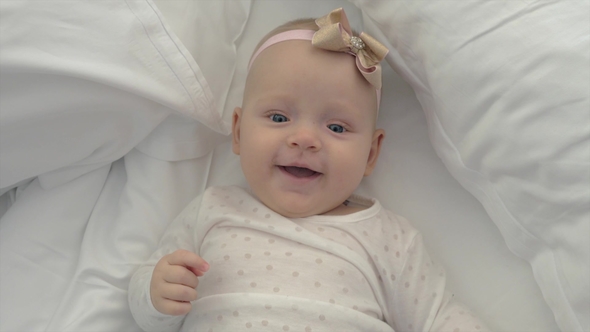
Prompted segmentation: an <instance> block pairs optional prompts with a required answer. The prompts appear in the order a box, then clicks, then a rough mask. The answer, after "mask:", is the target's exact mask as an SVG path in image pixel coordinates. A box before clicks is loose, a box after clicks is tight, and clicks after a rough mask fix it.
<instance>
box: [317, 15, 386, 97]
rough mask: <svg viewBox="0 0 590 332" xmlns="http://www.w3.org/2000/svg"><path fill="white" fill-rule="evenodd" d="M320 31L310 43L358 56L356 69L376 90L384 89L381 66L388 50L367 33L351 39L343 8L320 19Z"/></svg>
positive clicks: (318, 20) (318, 23)
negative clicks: (382, 86) (382, 87)
mask: <svg viewBox="0 0 590 332" xmlns="http://www.w3.org/2000/svg"><path fill="white" fill-rule="evenodd" d="M315 22H316V24H317V25H318V26H319V28H320V29H319V30H318V31H317V32H316V33H315V34H314V35H313V39H312V40H311V43H312V44H313V45H314V46H316V47H319V48H322V49H325V50H329V51H335V52H346V53H350V54H352V55H354V56H356V66H357V68H358V69H359V71H360V72H361V74H362V75H363V76H364V77H365V79H366V80H367V81H368V82H369V83H371V84H372V85H373V86H374V87H375V88H376V89H377V90H379V89H381V65H380V64H379V63H380V62H381V60H383V58H385V56H386V55H387V53H388V52H389V50H388V49H387V48H386V47H385V46H383V44H381V43H380V42H378V41H377V40H375V39H374V38H373V37H371V36H369V35H367V34H366V33H364V32H361V34H360V35H359V36H358V37H356V36H353V35H352V30H351V28H350V24H349V23H348V18H346V14H345V13H344V10H343V9H342V8H338V9H335V10H333V11H332V12H331V13H330V14H328V15H326V16H324V17H320V18H318V19H317V20H316V21H315Z"/></svg>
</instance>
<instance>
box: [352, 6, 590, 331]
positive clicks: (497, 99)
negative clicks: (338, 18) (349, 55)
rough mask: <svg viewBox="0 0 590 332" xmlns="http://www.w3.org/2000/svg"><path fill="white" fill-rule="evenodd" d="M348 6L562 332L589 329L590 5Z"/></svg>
mask: <svg viewBox="0 0 590 332" xmlns="http://www.w3.org/2000/svg"><path fill="white" fill-rule="evenodd" d="M351 1H352V2H353V3H355V4H356V5H357V6H358V7H359V8H361V9H362V10H363V11H364V13H365V14H366V15H367V16H368V18H367V19H368V20H373V22H374V23H375V24H376V26H377V27H378V29H379V30H380V31H381V32H382V33H383V34H384V35H385V36H386V37H387V39H388V41H389V44H390V46H391V48H392V49H391V52H390V54H389V55H388V57H387V60H388V62H389V63H390V64H391V65H392V66H393V67H394V68H395V69H396V70H397V71H398V72H399V73H400V74H401V75H402V76H403V77H404V78H405V79H406V80H407V81H408V82H409V83H410V85H411V86H412V87H413V88H414V90H415V93H416V95H417V97H418V100H419V101H420V103H421V105H422V107H423V109H424V111H425V113H426V117H427V121H428V125H429V131H430V137H431V141H432V144H433V145H434V148H435V150H436V151H437V154H438V155H439V157H440V158H441V159H442V160H443V162H444V163H445V165H446V167H447V168H448V169H449V171H450V172H451V174H452V175H453V176H454V177H455V178H456V179H457V180H458V181H459V182H460V183H461V184H462V185H463V186H464V187H465V188H466V189H467V190H468V191H470V192H471V193H472V194H473V195H474V196H475V197H476V198H477V199H478V200H479V201H480V202H481V203H482V204H483V205H484V207H485V209H486V211H487V212H488V214H489V215H490V217H491V218H492V220H493V221H494V222H495V224H496V225H497V226H498V228H499V229H500V231H501V232H502V235H503V236H504V238H505V240H506V243H507V245H508V246H509V248H510V249H511V250H512V252H514V253H515V254H516V255H518V256H519V257H522V258H524V259H526V260H528V261H529V262H530V264H531V266H532V268H533V273H534V275H535V278H536V280H537V282H538V284H539V287H540V288H541V291H542V293H543V296H544V297H545V299H546V301H547V303H548V305H549V306H550V307H551V309H552V310H553V312H554V314H555V317H556V321H557V323H558V325H559V326H560V328H561V329H562V330H563V331H568V332H569V331H588V330H589V329H590V316H589V315H588V313H589V312H590V266H589V262H590V243H589V242H590V241H589V236H588V235H589V234H590V111H589V110H590V96H589V92H590V66H589V64H590V54H589V53H590V44H589V40H590V31H589V30H590V25H588V19H589V17H588V13H589V12H590V8H589V6H590V2H588V1H511V0H506V1H483V0H481V1H479V0H473V1H411V0H399V1H390V0H351Z"/></svg>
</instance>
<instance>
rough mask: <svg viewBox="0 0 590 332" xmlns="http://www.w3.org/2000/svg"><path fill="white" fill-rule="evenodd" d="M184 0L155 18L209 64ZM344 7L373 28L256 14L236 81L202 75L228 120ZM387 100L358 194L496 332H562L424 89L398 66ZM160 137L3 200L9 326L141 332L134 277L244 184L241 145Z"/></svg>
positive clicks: (294, 12) (387, 78)
mask: <svg viewBox="0 0 590 332" xmlns="http://www.w3.org/2000/svg"><path fill="white" fill-rule="evenodd" d="M174 3H176V4H178V3H180V1H175V2H165V1H164V0H162V1H154V4H155V6H159V8H160V10H161V12H160V11H158V9H156V8H155V7H154V8H155V9H154V10H155V11H157V13H158V14H159V15H161V16H162V19H163V20H166V21H167V22H168V23H167V24H169V26H170V27H172V29H177V30H176V32H177V34H178V37H179V38H180V40H181V41H182V42H183V43H184V44H185V45H187V49H188V51H189V52H191V53H192V54H193V56H194V58H195V59H197V62H198V63H199V65H201V66H203V68H205V67H207V66H205V63H206V62H207V59H205V58H203V55H202V54H197V50H196V49H191V47H190V45H193V44H192V43H193V42H191V41H189V40H188V38H194V36H193V35H192V34H191V33H189V32H187V30H185V29H184V28H186V25H183V24H181V21H182V20H186V19H187V16H190V15H188V14H187V13H186V12H184V11H183V8H186V7H183V6H175V5H174ZM228 5H231V4H228ZM339 6H343V7H345V9H346V11H347V13H348V16H349V18H350V20H351V23H352V25H353V26H354V27H355V28H358V29H359V30H362V29H361V27H362V17H361V12H360V11H359V10H358V9H356V8H355V7H354V6H352V5H351V4H349V3H346V2H343V1H336V0H330V1H327V0H326V1H322V2H311V1H302V2H300V1H298V2H293V1H285V2H280V3H279V2H270V1H253V2H252V4H251V5H248V6H247V7H248V8H249V13H248V20H247V23H246V25H245V26H244V28H243V33H241V35H240V38H239V41H236V45H237V46H236V50H235V51H236V54H237V64H236V66H235V70H230V71H228V72H227V73H226V74H225V75H226V76H225V78H226V79H228V80H229V81H230V82H231V84H229V85H223V84H220V83H219V81H218V80H217V79H215V78H214V77H211V76H210V75H214V71H209V72H208V71H207V70H205V69H203V73H204V74H205V78H206V79H207V80H210V81H211V82H212V85H211V89H212V91H213V93H214V95H215V99H216V101H217V103H218V105H219V107H220V108H221V112H222V114H223V116H224V118H225V119H226V120H227V119H228V118H229V116H230V115H231V111H232V110H233V106H234V105H239V103H240V102H241V94H242V92H243V87H242V84H243V80H244V77H245V68H246V65H245V64H246V62H247V61H248V59H249V54H250V53H251V51H252V49H253V47H254V45H255V44H256V42H257V41H258V39H259V38H260V37H261V36H262V35H263V34H264V33H266V32H267V31H268V30H269V29H270V28H272V27H274V26H275V25H277V24H280V23H283V22H284V21H286V20H289V19H293V18H298V17H301V16H317V15H322V14H324V13H326V12H328V11H329V10H331V9H333V8H336V7H339ZM269 13H273V15H269ZM180 29H182V30H180ZM199 51H202V50H199ZM207 56H209V57H210V56H211V54H208V55H207ZM199 59H201V62H199ZM207 68H211V67H207ZM210 78H211V79H210ZM213 82H214V83H213ZM381 105H382V106H381V113H380V116H379V123H380V124H381V127H383V128H384V129H385V130H386V132H387V137H386V140H385V142H384V145H385V148H384V151H383V152H382V155H381V158H380V160H379V165H378V166H377V168H376V170H375V173H374V174H373V175H372V176H371V177H369V178H367V179H365V180H364V181H363V183H362V184H361V187H360V188H359V190H358V191H359V193H361V194H364V195H371V196H376V197H378V198H379V199H380V201H381V202H382V204H383V205H384V206H385V207H387V208H389V209H391V210H393V211H395V212H396V213H398V214H401V215H403V216H405V217H407V218H408V219H409V220H411V221H412V222H413V224H414V225H415V226H416V227H417V228H418V229H419V230H421V231H422V233H423V234H424V238H425V241H426V244H427V246H428V248H429V249H430V252H431V253H432V255H433V256H434V258H435V259H437V260H439V261H441V262H442V263H443V265H444V266H445V267H446V270H447V274H448V281H449V288H450V289H452V290H453V291H454V293H455V294H456V296H457V297H458V298H459V299H460V300H462V301H463V302H464V303H466V304H467V305H468V306H469V307H471V308H472V309H473V310H474V311H475V312H477V313H478V314H479V315H480V316H481V317H482V318H483V319H484V320H485V321H486V322H488V324H489V325H490V327H491V328H492V330H495V331H546V332H549V331H557V330H558V328H557V326H556V324H555V321H554V319H553V315H552V313H551V311H550V310H549V308H548V306H547V305H546V303H545V302H544V300H543V297H542V295H541V293H540V291H539V289H538V287H537V284H536V283H535V280H534V278H533V276H532V273H531V270H530V267H529V265H528V264H527V263H526V262H525V261H523V260H521V259H519V258H517V257H516V256H514V255H513V254H512V253H511V252H510V251H509V250H508V248H507V247H506V245H505V242H504V239H503V238H502V236H501V234H500V233H499V231H498V230H497V228H496V227H495V226H494V224H493V223H492V221H491V220H490V218H489V217H488V215H487V214H486V212H485V211H484V209H483V208H482V206H481V204H480V203H479V202H478V201H477V200H476V199H475V198H473V196H471V195H470V194H469V193H468V192H467V191H465V190H464V189H463V188H462V187H461V186H460V185H459V184H458V182H457V181H456V180H455V179H454V178H453V177H451V175H450V174H449V173H448V171H447V170H446V169H445V167H444V165H443V164H442V163H441V162H440V159H439V158H438V157H437V156H436V154H435V152H434V150H433V148H432V146H431V144H430V141H429V138H428V130H427V124H426V119H425V117H424V115H423V113H422V109H421V107H420V105H419V103H418V101H417V100H416V97H415V95H414V93H413V91H412V89H411V88H410V87H409V86H408V85H407V84H406V83H405V82H404V81H403V80H402V79H401V78H400V77H399V76H398V75H397V74H396V73H395V72H394V71H393V70H392V69H391V68H389V67H388V66H387V65H384V89H383V100H382V104H381ZM181 123H182V122H181V121H169V122H166V123H164V124H162V125H161V126H160V127H158V128H159V129H156V131H158V130H160V131H159V132H158V133H159V134H160V135H165V134H166V133H168V132H173V131H174V130H175V129H179V128H181V127H182V126H183V125H182V124H181ZM155 141H157V139H154V142H155ZM154 142H152V143H150V142H149V141H148V142H146V141H144V142H143V145H141V146H139V147H138V148H134V149H132V150H131V151H129V152H128V153H127V154H126V155H125V156H124V157H123V158H121V159H119V160H117V161H115V162H113V163H112V164H108V165H105V166H102V167H100V168H98V169H96V170H94V171H91V172H89V173H87V174H84V175H82V176H80V177H78V178H75V179H74V180H71V181H69V182H67V183H64V184H61V185H59V186H57V187H55V188H49V189H48V188H43V187H42V186H40V185H39V183H38V180H34V179H33V180H30V181H26V182H24V183H21V184H20V185H19V186H18V187H17V188H14V189H12V190H10V191H8V192H7V193H5V194H4V195H2V196H1V200H0V201H1V202H2V203H1V204H0V207H3V209H4V211H0V213H1V214H0V215H2V217H1V219H0V264H1V266H0V331H138V330H139V328H138V327H137V326H136V325H135V323H134V321H133V318H132V317H131V315H130V313H129V310H128V308H127V299H126V287H127V282H128V280H129V277H130V275H131V273H132V271H133V270H134V268H136V267H137V266H138V265H139V264H141V262H142V260H144V259H145V258H146V257H147V256H149V255H150V254H151V250H153V249H154V247H155V245H156V243H157V241H158V238H159V235H160V234H161V233H162V230H163V228H164V227H165V225H166V224H167V222H169V221H170V220H171V219H172V218H173V217H174V216H175V215H176V214H177V213H178V212H179V211H180V210H181V209H182V208H183V206H184V205H185V204H187V203H188V202H189V201H190V200H191V199H192V198H193V197H194V196H196V195H197V194H198V193H200V192H202V190H203V189H204V188H205V187H207V186H210V185H223V184H245V181H244V178H243V176H242V174H241V171H240V169H239V160H238V159H237V157H236V156H234V155H233V154H232V153H231V149H230V146H229V143H228V142H225V143H220V144H219V145H218V146H217V148H215V150H214V151H212V152H211V153H208V154H205V155H203V156H201V157H198V158H188V159H183V160H171V159H175V158H168V159H167V158H163V156H162V155H158V156H157V157H156V156H154V155H153V154H152V155H150V154H149V153H146V150H149V149H148V148H147V147H146V146H148V145H149V144H156V143H154ZM216 142H218V141H216ZM150 151H151V150H150Z"/></svg>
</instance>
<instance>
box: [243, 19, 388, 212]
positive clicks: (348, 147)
mask: <svg viewBox="0 0 590 332" xmlns="http://www.w3.org/2000/svg"><path fill="white" fill-rule="evenodd" d="M335 13H336V14H335ZM327 18H336V19H340V20H341V21H342V25H343V26H344V25H345V24H346V26H347V25H348V22H345V21H346V16H345V15H344V13H343V12H341V11H338V10H337V11H334V12H332V13H331V14H330V16H327V17H325V18H322V19H324V22H325V19H327ZM322 19H320V20H322ZM318 22H319V20H318ZM346 26H345V28H346ZM330 28H336V29H339V28H340V26H339V25H338V24H336V25H335V26H331V27H328V29H330ZM317 30H318V26H317V25H316V23H315V22H314V20H298V21H294V22H290V23H288V24H286V25H283V26H281V27H279V28H277V29H275V30H273V31H272V32H271V33H270V34H269V35H267V36H266V37H265V38H264V39H263V40H262V41H261V43H260V44H259V46H258V47H257V50H256V51H255V54H254V56H253V58H252V62H251V67H250V70H249V74H248V78H247V81H246V87H245V91H244V99H243V104H242V107H241V108H240V107H237V108H236V109H235V112H234V116H233V128H232V129H233V151H234V152H235V153H236V154H238V155H240V161H241V165H242V170H243V171H244V174H245V176H246V180H247V181H248V184H249V185H250V187H251V188H252V191H253V193H254V194H255V195H256V196H257V197H258V199H260V200H261V201H262V203H264V204H265V205H267V206H268V207H269V208H271V209H272V210H274V211H276V212H277V213H279V214H282V215H284V216H286V217H306V216H310V215H317V214H330V213H340V212H341V207H342V204H343V203H344V201H345V200H346V199H347V198H348V197H349V196H350V195H351V194H352V192H353V191H354V190H355V189H356V188H357V186H358V185H359V183H360V181H361V180H362V178H363V177H364V176H367V175H369V174H371V172H372V171H373V168H374V167H375V163H376V161H377V158H378V156H379V151H380V147H381V142H382V140H383V137H384V132H383V130H381V129H378V130H376V129H375V123H376V118H377V111H378V93H377V90H378V88H380V83H381V77H380V71H379V72H378V73H377V74H378V75H379V77H378V84H377V83H375V82H376V77H375V73H374V71H375V70H379V69H380V68H374V67H373V68H368V69H366V68H365V69H366V72H373V74H370V73H369V74H368V75H365V76H370V77H369V78H366V77H365V76H363V75H362V74H361V71H360V70H359V68H357V63H356V61H357V59H358V57H357V56H356V55H351V54H350V52H349V53H347V52H345V51H346V50H350V48H347V49H344V48H342V45H340V44H342V43H343V42H342V41H334V40H333V38H332V37H333V35H334V34H333V33H332V37H331V36H330V35H329V33H330V31H326V29H322V31H320V32H318V33H316V35H315V36H318V34H324V35H326V34H328V36H326V37H324V38H323V40H322V39H320V40H319V43H323V44H332V45H335V47H336V48H338V50H339V51H328V50H326V49H323V48H320V47H318V46H317V43H316V39H317V38H316V37H313V39H314V44H316V46H314V45H312V41H311V39H312V36H313V35H314V33H315V32H316V31H317ZM333 31H334V30H333ZM333 31H332V32H333ZM336 31H338V30H336ZM338 35H341V33H340V32H338ZM365 37H366V36H364V35H363V39H365ZM368 38H370V37H368ZM347 41H348V43H350V38H348V40H347ZM347 41H346V40H345V41H344V42H347ZM368 41H369V42H371V40H368ZM353 42H356V41H355V40H354V39H353ZM338 43H340V44H338ZM358 45H359V44H356V46H358ZM328 46H329V45H328ZM354 51H356V49H355V50H354ZM368 51H369V53H368V54H369V55H371V54H372V51H371V50H368ZM381 53H382V55H383V56H384V55H385V54H384V53H383V52H382V51H381ZM385 53H386V52H385ZM359 54H360V52H359ZM379 60H380V59H379ZM368 61H369V62H370V61H371V59H368ZM363 62H365V64H366V63H367V59H363ZM371 75H372V76H371ZM377 85H378V86H377Z"/></svg>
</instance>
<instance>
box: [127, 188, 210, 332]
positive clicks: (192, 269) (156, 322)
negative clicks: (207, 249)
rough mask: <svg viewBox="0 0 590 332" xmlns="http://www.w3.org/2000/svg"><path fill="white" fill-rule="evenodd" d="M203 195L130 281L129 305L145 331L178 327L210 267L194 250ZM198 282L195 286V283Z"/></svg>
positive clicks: (165, 233)
mask: <svg viewBox="0 0 590 332" xmlns="http://www.w3.org/2000/svg"><path fill="white" fill-rule="evenodd" d="M200 202H201V200H200V197H199V198H197V199H195V200H194V201H193V202H192V203H191V204H189V205H188V206H187V207H186V208H185V209H184V211H183V212H182V213H181V214H180V215H179V216H178V217H176V219H174V221H172V222H171V223H170V224H169V225H168V227H167V228H166V231H165V232H164V235H163V236H162V239H161V240H160V244H159V247H158V249H157V250H156V252H154V253H153V254H152V256H151V257H150V258H149V259H148V261H147V262H145V263H144V264H143V265H142V266H141V267H139V268H138V269H137V271H136V272H135V273H134V274H133V276H132V278H131V281H130V284H129V294H128V300H129V307H130V309H131V313H132V314H133V317H134V318H135V321H136V322H137V324H138V325H139V326H140V327H141V328H142V329H143V330H145V331H174V330H178V329H179V328H180V326H181V324H182V321H183V319H184V315H185V314H186V313H187V312H189V311H190V307H191V304H190V303H189V302H186V301H190V300H193V299H194V298H195V296H196V290H195V289H194V287H196V285H197V283H198V281H196V279H197V277H198V276H200V275H202V274H203V272H205V271H206V270H207V269H208V265H207V263H206V262H205V261H204V260H203V259H202V258H200V257H199V256H198V255H197V254H195V253H194V251H195V247H194V244H193V238H194V236H195V231H194V227H195V225H196V219H197V215H198V211H199V205H200ZM193 286H194V287H193Z"/></svg>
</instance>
